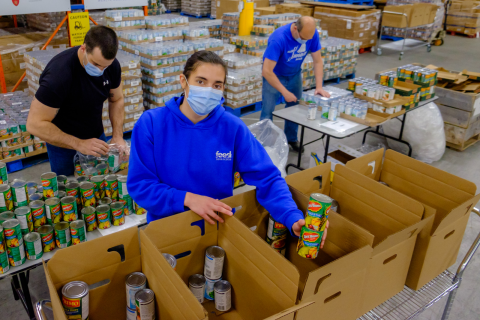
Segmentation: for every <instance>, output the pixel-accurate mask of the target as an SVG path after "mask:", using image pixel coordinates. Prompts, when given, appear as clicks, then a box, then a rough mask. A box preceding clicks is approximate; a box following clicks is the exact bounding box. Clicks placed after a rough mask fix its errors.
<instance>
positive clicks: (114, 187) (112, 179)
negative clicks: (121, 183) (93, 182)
mask: <svg viewBox="0 0 480 320" xmlns="http://www.w3.org/2000/svg"><path fill="white" fill-rule="evenodd" d="M105 182H106V185H105V195H106V196H107V197H108V198H110V199H112V201H113V200H115V201H116V200H117V199H118V181H117V176H116V175H115V174H111V175H108V176H106V177H105Z"/></svg>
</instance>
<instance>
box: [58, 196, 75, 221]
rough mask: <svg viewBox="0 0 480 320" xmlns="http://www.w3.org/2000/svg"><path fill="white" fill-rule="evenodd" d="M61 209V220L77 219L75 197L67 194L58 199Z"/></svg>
mask: <svg viewBox="0 0 480 320" xmlns="http://www.w3.org/2000/svg"><path fill="white" fill-rule="evenodd" d="M60 203H61V205H62V211H63V221H75V220H77V219H78V211H77V210H78V209H77V199H76V198H75V197H71V196H67V197H63V198H62V199H61V200H60Z"/></svg>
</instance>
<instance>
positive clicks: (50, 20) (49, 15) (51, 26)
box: [27, 12, 68, 39]
mask: <svg viewBox="0 0 480 320" xmlns="http://www.w3.org/2000/svg"><path fill="white" fill-rule="evenodd" d="M63 18H65V12H46V13H36V14H27V23H28V26H29V27H30V28H35V29H38V30H42V31H49V32H53V31H55V29H56V28H57V27H58V25H59V24H60V22H62V20H63ZM55 37H56V39H61V38H67V37H68V31H67V24H66V23H64V24H63V26H62V27H61V28H60V30H59V31H58V32H57V34H56V35H55Z"/></svg>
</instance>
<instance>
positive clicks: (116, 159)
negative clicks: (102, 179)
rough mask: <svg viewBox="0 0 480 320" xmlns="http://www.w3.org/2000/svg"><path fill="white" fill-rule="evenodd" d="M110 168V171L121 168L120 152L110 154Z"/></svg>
mask: <svg viewBox="0 0 480 320" xmlns="http://www.w3.org/2000/svg"><path fill="white" fill-rule="evenodd" d="M108 169H109V170H110V172H117V171H118V170H119V169H120V155H119V154H118V153H110V154H109V155H108Z"/></svg>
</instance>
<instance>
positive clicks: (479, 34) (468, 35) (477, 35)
mask: <svg viewBox="0 0 480 320" xmlns="http://www.w3.org/2000/svg"><path fill="white" fill-rule="evenodd" d="M447 33H448V34H449V35H452V36H458V35H459V36H465V37H468V38H480V32H477V33H475V34H465V33H461V32H455V31H447Z"/></svg>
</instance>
